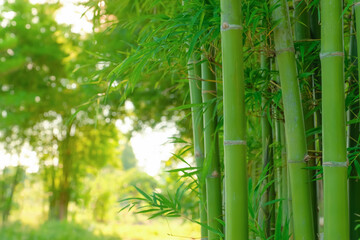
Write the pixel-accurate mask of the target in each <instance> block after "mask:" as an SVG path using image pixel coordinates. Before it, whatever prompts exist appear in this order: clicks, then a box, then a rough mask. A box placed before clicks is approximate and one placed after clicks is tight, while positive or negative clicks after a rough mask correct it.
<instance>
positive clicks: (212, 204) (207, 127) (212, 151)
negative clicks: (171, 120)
mask: <svg viewBox="0 0 360 240" xmlns="http://www.w3.org/2000/svg"><path fill="white" fill-rule="evenodd" d="M213 71H214V69H213V68H212V67H211V64H210V62H209V61H208V59H207V58H206V56H204V55H203V57H202V64H201V76H202V80H203V81H202V100H203V103H204V104H205V106H204V108H205V109H204V116H203V119H204V143H205V144H204V146H205V162H206V165H207V167H206V168H207V171H206V190H207V191H206V199H207V213H208V225H209V227H210V228H212V229H215V230H216V231H219V232H223V230H222V225H221V223H220V221H218V219H222V199H221V173H220V162H219V161H220V160H219V159H220V157H219V143H218V138H217V133H216V125H217V114H216V81H214V80H215V74H214V72H213ZM212 229H209V231H208V239H210V240H213V239H220V236H219V234H217V233H216V232H214V231H213V230H212Z"/></svg>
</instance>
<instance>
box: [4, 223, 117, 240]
mask: <svg viewBox="0 0 360 240" xmlns="http://www.w3.org/2000/svg"><path fill="white" fill-rule="evenodd" d="M0 239H3V240H5V239H6V240H84V239H86V240H121V238H119V237H116V236H104V235H95V234H94V233H93V232H92V231H90V230H88V229H86V228H84V227H83V226H81V225H79V224H76V223H66V222H46V223H44V224H42V225H40V226H39V227H37V228H34V227H31V226H28V225H23V224H21V223H20V222H15V223H11V224H8V225H6V226H3V227H2V228H1V231H0Z"/></svg>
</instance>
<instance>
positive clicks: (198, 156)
mask: <svg viewBox="0 0 360 240" xmlns="http://www.w3.org/2000/svg"><path fill="white" fill-rule="evenodd" d="M201 157H203V155H202V154H201V152H198V151H196V152H195V158H201Z"/></svg>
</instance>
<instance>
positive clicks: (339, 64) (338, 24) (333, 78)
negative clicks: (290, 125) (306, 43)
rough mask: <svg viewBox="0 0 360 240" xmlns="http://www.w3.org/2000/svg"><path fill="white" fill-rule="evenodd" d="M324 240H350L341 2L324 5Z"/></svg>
mask: <svg viewBox="0 0 360 240" xmlns="http://www.w3.org/2000/svg"><path fill="white" fill-rule="evenodd" d="M321 23H322V24H321V56H322V57H321V73H322V96H323V105H322V123H323V171H324V239H326V240H332V239H334V240H335V239H343V240H348V239H349V230H350V228H349V209H348V186H347V161H346V157H347V156H346V136H345V91H344V63H343V62H344V54H343V24H342V1H340V0H330V1H329V0H326V1H325V0H322V1H321Z"/></svg>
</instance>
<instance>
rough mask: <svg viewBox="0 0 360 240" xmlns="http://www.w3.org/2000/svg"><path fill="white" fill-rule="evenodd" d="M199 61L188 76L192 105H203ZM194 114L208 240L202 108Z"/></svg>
mask: <svg viewBox="0 0 360 240" xmlns="http://www.w3.org/2000/svg"><path fill="white" fill-rule="evenodd" d="M198 60H199V59H196V58H193V59H192V61H191V62H190V63H189V68H188V76H189V87H190V101H191V104H201V103H202V96H201V82H200V74H201V65H200V64H199V63H198ZM191 113H192V126H193V144H194V156H195V161H196V166H197V167H198V168H199V174H198V175H197V176H198V181H199V196H200V205H199V212H200V223H201V239H202V240H203V239H207V236H208V233H207V231H208V230H207V228H206V227H205V225H206V224H207V213H206V185H205V183H204V178H203V176H202V175H201V172H202V169H203V161H204V140H203V138H204V137H203V115H202V107H201V106H193V107H192V108H191Z"/></svg>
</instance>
